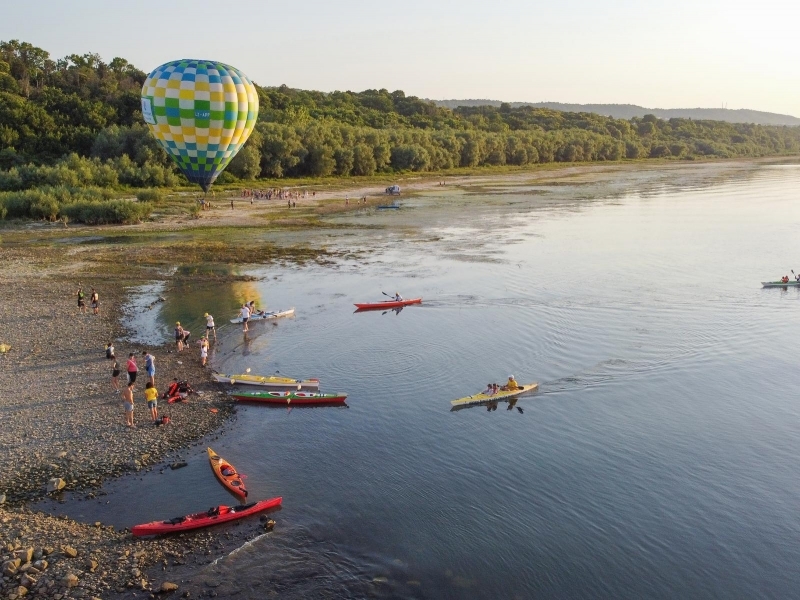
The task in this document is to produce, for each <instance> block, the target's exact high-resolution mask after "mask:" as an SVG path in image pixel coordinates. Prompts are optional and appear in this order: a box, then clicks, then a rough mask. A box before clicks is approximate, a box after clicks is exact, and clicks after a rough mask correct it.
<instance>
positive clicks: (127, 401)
mask: <svg viewBox="0 0 800 600" xmlns="http://www.w3.org/2000/svg"><path fill="white" fill-rule="evenodd" d="M122 408H123V410H124V411H125V425H126V426H127V427H136V425H134V424H133V382H132V381H131V382H130V383H129V384H128V386H127V387H126V388H125V389H124V390H122Z"/></svg>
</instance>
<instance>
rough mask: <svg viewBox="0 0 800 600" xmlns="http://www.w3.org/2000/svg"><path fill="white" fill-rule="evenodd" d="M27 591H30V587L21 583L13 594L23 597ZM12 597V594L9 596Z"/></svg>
mask: <svg viewBox="0 0 800 600" xmlns="http://www.w3.org/2000/svg"><path fill="white" fill-rule="evenodd" d="M27 593H28V588H26V587H25V586H24V585H20V586H18V587H17V589H15V590H14V592H13V593H12V594H11V595H13V594H16V595H17V598H22V597H23V596H25V595H26V594H27ZM10 597H11V596H9V598H10Z"/></svg>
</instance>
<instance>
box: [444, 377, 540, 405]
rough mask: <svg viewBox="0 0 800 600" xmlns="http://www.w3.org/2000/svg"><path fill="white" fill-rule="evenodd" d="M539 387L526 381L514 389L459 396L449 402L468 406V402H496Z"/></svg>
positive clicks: (533, 390) (527, 392)
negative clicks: (464, 396)
mask: <svg viewBox="0 0 800 600" xmlns="http://www.w3.org/2000/svg"><path fill="white" fill-rule="evenodd" d="M538 389H539V384H538V383H535V382H534V383H526V384H525V385H521V386H519V387H518V388H517V389H516V390H506V391H503V390H499V391H498V392H497V393H496V394H491V395H489V394H483V393H481V394H473V395H472V396H467V397H466V398H459V399H458V400H451V401H450V404H452V405H453V406H468V405H470V404H482V403H484V402H496V401H497V400H510V399H511V398H516V397H517V396H521V395H523V394H529V393H531V392H535V391H536V390H538Z"/></svg>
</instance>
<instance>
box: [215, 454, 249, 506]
mask: <svg viewBox="0 0 800 600" xmlns="http://www.w3.org/2000/svg"><path fill="white" fill-rule="evenodd" d="M208 460H209V462H210V463H211V469H212V470H213V471H214V475H216V476H217V479H219V480H220V482H222V485H224V486H225V488H226V489H227V490H228V491H229V492H231V493H232V494H235V495H237V496H239V497H241V498H247V488H245V486H244V481H242V477H241V476H240V475H239V474H238V473H237V472H236V469H234V468H233V465H232V464H231V463H229V462H228V461H227V460H225V459H224V458H222V457H221V456H220V455H219V454H217V453H216V452H214V451H213V450H212V449H211V448H208Z"/></svg>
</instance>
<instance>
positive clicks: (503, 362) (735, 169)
mask: <svg viewBox="0 0 800 600" xmlns="http://www.w3.org/2000/svg"><path fill="white" fill-rule="evenodd" d="M403 205H404V206H403V208H402V209H401V210H400V211H396V212H395V211H392V212H391V214H384V213H379V212H369V211H368V212H365V213H363V214H361V215H347V216H343V217H338V222H340V223H341V224H342V225H343V226H344V225H353V224H356V225H360V226H362V227H366V229H363V230H358V231H356V233H355V235H354V234H353V230H352V229H347V228H344V227H343V228H342V229H335V230H333V231H332V232H329V231H324V232H313V233H311V234H309V235H310V236H311V237H310V238H309V239H310V242H311V243H312V244H323V243H324V244H327V245H329V246H330V247H332V248H338V249H341V248H350V249H352V250H354V251H355V250H359V249H369V250H371V252H370V253H369V254H366V255H365V256H364V258H363V259H361V260H352V261H342V262H340V263H339V264H338V265H337V266H336V267H335V268H331V267H327V268H323V267H307V268H269V269H258V268H256V269H254V270H253V273H254V274H256V275H258V276H260V277H262V279H261V280H260V281H258V282H255V283H247V284H237V285H239V288H235V289H233V290H232V291H230V292H225V294H228V295H227V296H226V295H225V294H222V295H220V294H221V293H220V290H219V289H217V287H215V286H211V285H209V286H203V285H202V282H199V284H198V285H197V286H194V287H193V289H192V301H191V302H192V307H197V309H196V310H195V309H194V308H193V310H195V314H192V315H189V314H185V315H184V318H183V319H181V320H184V319H186V320H190V317H191V318H193V319H194V320H195V321H196V324H195V325H193V329H195V330H196V331H197V332H200V331H201V329H200V321H201V320H200V319H198V318H197V317H198V314H196V313H197V312H199V314H202V310H203V309H202V307H203V306H208V307H210V308H212V309H213V311H214V314H215V315H216V316H217V320H218V322H219V323H221V322H224V321H225V320H226V319H225V317H227V316H233V313H234V311H235V306H236V304H235V303H236V302H237V301H241V300H243V299H244V298H245V297H248V299H249V297H255V296H258V297H259V298H260V299H262V301H263V302H265V303H268V305H269V307H270V308H273V309H278V308H285V307H289V306H295V307H296V308H297V317H296V318H295V319H292V320H282V321H280V322H279V323H278V324H277V325H272V324H265V323H256V324H254V325H252V326H251V330H252V331H251V333H250V335H249V336H248V337H247V338H246V339H245V338H244V337H243V335H242V333H241V332H240V331H238V329H237V328H235V327H234V326H232V325H229V326H227V327H226V328H223V329H222V330H221V332H220V343H219V344H218V346H217V348H216V353H215V355H214V366H215V367H216V368H217V369H219V370H220V371H224V372H240V371H242V370H244V369H245V368H247V367H250V368H252V369H253V371H254V372H264V373H270V372H274V371H280V372H281V373H283V374H288V375H292V376H298V377H305V376H317V377H320V378H321V380H322V382H323V388H324V389H325V390H328V391H346V392H348V393H349V395H350V396H349V399H348V405H349V408H316V409H292V410H291V411H289V410H286V409H270V408H267V407H261V406H243V407H242V408H240V410H239V414H238V417H237V418H236V420H235V421H234V422H233V423H232V424H231V426H229V427H228V428H227V429H226V432H225V433H224V434H223V435H222V436H221V437H220V439H218V440H216V441H214V443H213V446H214V449H215V450H216V451H217V452H219V453H220V454H221V455H222V456H224V457H225V458H226V459H228V460H229V461H231V462H232V463H233V464H235V465H236V466H237V467H238V468H239V469H240V470H241V471H242V472H244V473H246V474H247V475H248V479H247V485H248V488H249V489H250V493H251V498H260V497H271V496H274V495H282V496H283V498H284V508H283V510H282V511H281V512H280V513H279V514H278V515H277V516H276V517H275V518H276V520H277V521H278V524H277V527H276V529H275V531H274V532H273V533H272V534H269V535H265V536H263V537H261V538H259V539H257V540H255V541H254V542H253V543H250V544H248V545H247V546H245V547H244V548H241V549H240V550H238V551H237V552H235V553H233V554H232V555H230V556H227V557H224V558H222V559H220V560H219V561H217V562H216V563H215V564H214V565H213V566H210V567H207V568H205V569H204V570H202V571H201V572H200V574H199V575H198V577H197V580H196V581H197V582H198V584H202V582H203V581H205V580H207V579H211V578H219V579H221V581H222V582H223V583H222V585H221V586H220V587H219V588H217V592H218V594H219V595H220V597H226V596H231V597H232V596H235V597H237V598H244V599H250V598H252V599H257V598H264V597H267V596H268V595H269V594H270V593H271V592H272V593H274V592H276V591H277V592H278V595H279V597H281V598H312V597H331V598H347V597H350V598H362V597H378V598H389V597H402V598H486V599H494V598H525V599H527V598H534V597H535V598H567V597H571V598H590V597H605V598H632V599H633V598H681V597H683V598H689V597H691V598H712V597H713V598H757V597H760V598H788V597H795V596H796V595H797V593H798V592H797V590H798V589H800V570H798V568H797V565H798V564H800V510H798V509H800V464H798V461H797V455H798V451H799V450H800V407H799V406H798V401H799V400H800V398H798V394H797V393H796V386H795V385H794V381H795V379H796V378H797V372H798V362H800V359H798V356H800V336H798V335H797V331H798V325H800V316H799V315H800V291H798V290H794V289H790V290H780V289H770V290H762V289H761V287H760V284H759V282H760V281H762V280H767V279H777V278H778V277H780V276H781V275H784V274H785V273H788V271H789V269H790V268H795V270H796V271H798V270H800V260H799V259H800V236H798V233H797V232H798V227H800V167H799V166H798V165H782V166H752V165H745V164H738V165H728V166H721V165H712V166H708V165H700V166H690V167H682V168H676V169H671V170H662V171H642V172H634V173H617V172H612V173H609V174H607V175H603V176H594V177H593V178H592V179H587V180H585V181H582V180H581V181H576V182H575V184H574V185H561V186H541V185H539V186H537V185H534V184H525V183H524V182H515V183H514V184H513V185H511V184H505V185H500V184H497V183H494V184H492V185H491V186H487V187H484V188H481V187H473V188H469V189H455V188H454V189H450V188H446V189H441V190H439V189H437V190H436V191H434V192H430V193H428V194H427V195H423V196H419V197H414V198H408V199H404V200H403ZM387 212H388V211H387ZM295 235H296V234H295ZM381 291H385V292H387V293H393V292H395V291H400V292H401V293H402V294H404V295H405V296H406V297H413V296H422V297H423V298H424V303H423V304H422V305H421V306H415V307H409V308H406V309H404V310H403V311H402V312H400V313H399V314H395V313H394V312H388V313H386V314H382V313H381V312H370V313H357V314H354V313H353V306H352V304H353V302H362V301H370V300H379V299H381V298H382V296H381ZM180 295H181V294H178V293H177V292H176V293H175V294H174V295H173V296H171V297H170V298H168V300H167V302H166V303H165V304H166V306H164V308H163V312H162V313H161V314H162V317H161V318H162V320H163V322H164V323H163V326H164V327H165V328H166V326H167V325H166V323H167V322H168V321H169V320H174V319H173V317H174V316H175V315H176V314H180V313H181V310H184V312H185V311H186V309H185V305H183V304H181V301H180ZM184 297H185V295H184ZM181 306H184V308H183V309H181V308H180V307H181ZM510 374H514V375H515V376H516V378H517V379H518V380H519V381H520V382H530V381H539V382H540V384H541V391H540V393H538V394H536V395H534V396H530V397H526V398H524V399H522V400H520V401H519V403H518V406H519V407H520V408H522V409H523V411H524V412H520V411H518V410H516V408H514V409H512V410H507V408H508V406H507V405H506V404H502V403H501V404H500V405H499V406H498V407H497V408H496V410H487V408H486V407H476V408H471V409H465V410H460V411H458V412H450V404H449V400H451V399H453V398H457V397H459V396H464V395H467V394H470V393H474V392H477V391H479V390H480V389H482V388H483V387H485V385H486V383H488V382H493V381H498V382H502V381H503V380H504V379H505V378H506V377H507V376H508V375H510ZM191 452H192V456H191V457H190V464H189V467H187V468H186V469H182V470H180V471H167V473H166V474H164V475H158V474H155V473H153V474H150V475H147V476H146V477H145V478H144V480H143V481H139V480H138V479H136V480H132V481H128V482H126V481H125V480H123V481H122V482H119V483H118V484H116V486H117V489H116V491H114V490H112V493H111V494H110V496H108V497H107V499H108V500H110V504H109V505H107V507H106V508H103V507H101V508H98V509H97V510H98V511H107V513H108V514H105V515H102V516H103V517H104V519H105V520H106V521H107V522H114V523H116V524H117V525H119V526H130V525H133V524H134V523H137V522H141V521H143V520H151V519H152V518H154V517H157V516H163V517H169V516H174V515H175V514H182V513H186V512H192V511H195V510H198V509H204V508H206V507H207V506H211V505H213V504H216V503H222V502H230V501H231V498H230V496H227V495H226V493H225V492H224V491H223V490H222V488H221V487H220V486H219V485H218V484H217V482H216V481H215V479H214V478H213V477H212V476H211V474H210V471H209V469H208V465H207V460H206V458H205V447H204V446H199V447H197V448H196V449H193V450H192V451H191ZM126 486H127V489H126ZM176 488H177V489H183V490H185V489H190V490H191V494H176V493H175V492H174V491H168V490H174V489H176ZM134 489H135V493H136V496H137V502H136V503H135V505H134V506H131V503H130V502H125V501H124V499H125V498H126V497H128V492H130V491H131V490H134ZM198 498H202V500H200V501H199V505H198V500H197V499H198ZM118 504H119V506H118ZM123 504H124V507H125V508H124V510H122V509H120V506H122V505H123ZM154 513H156V514H154ZM93 518H94V517H93Z"/></svg>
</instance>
